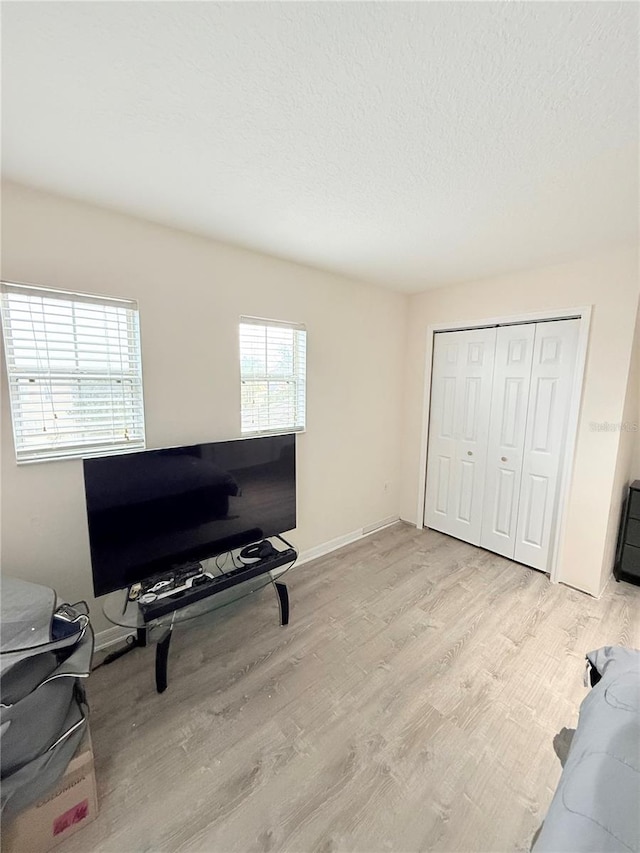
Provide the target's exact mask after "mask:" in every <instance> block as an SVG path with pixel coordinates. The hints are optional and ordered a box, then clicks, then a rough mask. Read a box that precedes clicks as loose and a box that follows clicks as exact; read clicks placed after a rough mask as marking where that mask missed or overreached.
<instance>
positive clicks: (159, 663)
mask: <svg viewBox="0 0 640 853" xmlns="http://www.w3.org/2000/svg"><path fill="white" fill-rule="evenodd" d="M170 642H171V628H167V631H166V633H165V635H164V636H163V638H162V639H161V640H160V641H159V643H158V644H157V646H156V690H157V691H158V693H164V691H165V690H166V689H167V661H168V660H169V643H170Z"/></svg>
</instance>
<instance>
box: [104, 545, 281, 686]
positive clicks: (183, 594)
mask: <svg viewBox="0 0 640 853" xmlns="http://www.w3.org/2000/svg"><path fill="white" fill-rule="evenodd" d="M278 538H280V537H278ZM282 541H283V542H284V543H285V544H286V545H287V546H288V547H287V549H286V550H283V551H275V554H273V555H271V556H269V557H264V558H263V559H260V560H256V561H255V562H253V563H250V564H246V565H243V566H242V567H239V568H235V569H233V570H232V571H230V572H226V573H222V574H220V575H216V576H213V577H211V578H210V579H208V580H207V582H205V583H201V584H197V585H194V586H189V587H188V588H187V589H186V590H185V589H183V588H181V589H178V590H176V593H175V595H171V594H169V593H167V594H165V595H163V596H162V597H158V598H157V599H156V600H155V601H153V602H151V603H149V604H147V605H144V604H138V602H137V601H132V600H131V599H130V596H129V590H128V589H123V590H119V591H118V592H114V593H110V594H109V595H108V596H106V598H105V600H104V603H103V608H102V609H103V612H104V614H105V616H106V617H107V619H109V621H110V622H113V623H114V624H115V625H121V626H123V627H125V628H131V629H132V630H135V632H136V635H135V639H134V640H133V641H132V642H130V643H128V644H127V646H126V647H125V648H123V649H120V650H118V651H116V652H113V653H112V654H110V655H108V656H107V657H106V658H105V660H104V663H112V662H113V661H114V660H117V659H118V658H120V657H122V655H125V654H127V653H128V652H131V651H133V650H134V649H137V648H140V647H144V646H146V645H147V643H148V642H155V643H156V664H155V670H156V689H157V691H158V693H163V692H164V691H165V690H166V689H167V685H168V674H167V673H168V659H169V647H170V644H171V635H172V632H173V627H174V625H176V624H179V623H181V622H187V621H189V620H190V619H195V618H196V617H197V616H202V615H204V614H206V613H209V612H213V611H214V610H218V609H220V608H221V607H224V606H226V605H228V604H231V603H232V602H234V601H238V600H240V599H242V598H245V597H246V596H248V595H250V594H251V593H253V592H257V591H258V590H261V589H264V588H265V587H266V586H268V585H269V584H271V585H272V586H273V588H274V590H275V592H276V594H277V597H278V606H279V610H280V624H281V625H282V626H285V625H288V624H289V591H288V589H287V585H286V584H285V583H283V581H281V580H280V577H281V576H282V574H283V573H284V571H286V570H287V568H290V567H291V565H293V562H294V561H295V559H296V557H297V553H296V551H295V550H294V549H293V548H292V547H291V546H290V545H289V543H288V542H285V540H282ZM280 568H283V572H279V573H278V574H277V576H274V574H273V572H274V571H276V570H277V569H280ZM207 574H208V573H207Z"/></svg>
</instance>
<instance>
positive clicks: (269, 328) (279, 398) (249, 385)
mask: <svg viewBox="0 0 640 853" xmlns="http://www.w3.org/2000/svg"><path fill="white" fill-rule="evenodd" d="M306 353H307V333H306V331H305V328H304V326H301V325H299V324H295V323H280V322H278V321H277V320H259V319H257V318H255V317H241V318H240V380H241V390H242V393H241V429H242V432H243V433H262V432H292V431H294V430H303V429H304V427H305V390H306V389H305V386H306Z"/></svg>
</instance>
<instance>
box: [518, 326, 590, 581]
mask: <svg viewBox="0 0 640 853" xmlns="http://www.w3.org/2000/svg"><path fill="white" fill-rule="evenodd" d="M579 326H580V321H579V320H554V321H552V322H549V323H537V324H536V333H535V342H534V354H533V365H532V371H531V389H530V394H529V410H528V413H527V426H526V434H525V447H524V458H523V469H522V483H521V487H520V501H519V504H520V506H519V513H518V525H517V531H516V547H515V552H514V559H516V560H517V561H518V562H519V563H524V564H525V565H527V566H532V567H533V568H535V569H541V570H542V571H548V564H549V553H550V548H551V542H552V537H553V535H554V533H555V529H554V525H555V520H556V514H557V506H558V483H559V473H560V466H561V464H562V460H563V457H564V443H565V436H566V427H567V419H568V415H569V404H570V402H571V392H572V387H573V372H574V366H575V360H576V351H577V344H578V330H579Z"/></svg>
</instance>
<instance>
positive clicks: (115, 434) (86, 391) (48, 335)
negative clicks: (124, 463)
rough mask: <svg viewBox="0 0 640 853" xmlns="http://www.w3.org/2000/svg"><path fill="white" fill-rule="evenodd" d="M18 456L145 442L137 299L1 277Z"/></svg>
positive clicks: (92, 451)
mask: <svg viewBox="0 0 640 853" xmlns="http://www.w3.org/2000/svg"><path fill="white" fill-rule="evenodd" d="M1 307H2V328H3V332H4V346H5V355H6V362H7V375H8V380H9V394H10V401H11V414H12V418H13V433H14V440H15V448H16V458H17V460H18V462H33V461H37V460H44V459H58V458H61V457H68V456H98V455H101V454H105V453H110V452H118V451H122V450H134V449H140V448H144V446H145V434H144V407H143V398H142V363H141V357H140V328H139V321H138V306H137V303H136V302H134V301H131V300H125V299H108V298H103V297H98V296H92V295H87V294H80V293H68V292H66V291H60V290H50V289H48V288H42V287H35V286H30V285H19V284H13V283H9V282H3V283H2V290H1Z"/></svg>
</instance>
